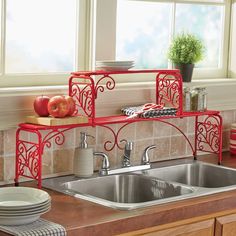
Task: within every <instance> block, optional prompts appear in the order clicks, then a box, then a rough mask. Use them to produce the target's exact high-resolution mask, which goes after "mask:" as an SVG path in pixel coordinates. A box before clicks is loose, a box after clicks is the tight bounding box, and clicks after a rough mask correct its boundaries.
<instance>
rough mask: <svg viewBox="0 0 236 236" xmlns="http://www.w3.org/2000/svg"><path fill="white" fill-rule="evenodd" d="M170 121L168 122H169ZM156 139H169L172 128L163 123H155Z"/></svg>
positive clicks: (154, 132)
mask: <svg viewBox="0 0 236 236" xmlns="http://www.w3.org/2000/svg"><path fill="white" fill-rule="evenodd" d="M167 121H168V120H167ZM153 126H154V131H153V134H154V137H156V138H159V137H168V136H170V131H171V126H170V125H168V124H165V123H163V122H158V121H156V122H154V125H153Z"/></svg>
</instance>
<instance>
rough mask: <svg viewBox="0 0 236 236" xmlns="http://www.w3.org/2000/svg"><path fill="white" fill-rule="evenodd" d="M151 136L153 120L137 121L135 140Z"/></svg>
mask: <svg viewBox="0 0 236 236" xmlns="http://www.w3.org/2000/svg"><path fill="white" fill-rule="evenodd" d="M152 137H153V121H145V122H138V123H137V124H136V140H137V139H138V140H140V139H144V138H152Z"/></svg>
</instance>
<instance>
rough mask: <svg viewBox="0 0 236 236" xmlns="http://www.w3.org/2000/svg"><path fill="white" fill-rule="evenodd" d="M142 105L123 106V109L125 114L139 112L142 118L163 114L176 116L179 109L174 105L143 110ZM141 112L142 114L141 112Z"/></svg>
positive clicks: (130, 114)
mask: <svg viewBox="0 0 236 236" xmlns="http://www.w3.org/2000/svg"><path fill="white" fill-rule="evenodd" d="M142 108H143V105H142V106H134V107H125V108H122V109H121V111H122V113H123V114H125V115H127V116H132V115H135V113H138V114H137V116H138V117H142V118H155V117H161V116H175V115H176V112H177V109H176V108H173V107H163V108H162V109H151V110H148V111H143V112H142V113H140V111H142ZM139 113H140V114H139Z"/></svg>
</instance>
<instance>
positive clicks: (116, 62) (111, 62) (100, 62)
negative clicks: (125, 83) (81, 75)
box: [96, 61, 134, 66]
mask: <svg viewBox="0 0 236 236" xmlns="http://www.w3.org/2000/svg"><path fill="white" fill-rule="evenodd" d="M133 64H134V61H96V65H97V66H98V65H99V66H100V65H103V66H104V65H107V66H113V65H127V66H128V65H133Z"/></svg>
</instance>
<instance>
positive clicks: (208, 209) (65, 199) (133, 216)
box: [0, 152, 236, 236]
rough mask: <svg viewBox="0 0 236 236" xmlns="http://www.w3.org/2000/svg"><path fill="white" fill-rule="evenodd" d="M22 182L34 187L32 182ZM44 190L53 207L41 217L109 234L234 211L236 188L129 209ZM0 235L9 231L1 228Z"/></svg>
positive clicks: (226, 158) (231, 163)
mask: <svg viewBox="0 0 236 236" xmlns="http://www.w3.org/2000/svg"><path fill="white" fill-rule="evenodd" d="M198 160H200V161H206V162H211V163H215V164H217V157H216V156H215V155H207V156H202V157H199V158H198ZM222 165H223V166H228V167H232V168H236V156H231V155H230V154H229V153H228V152H226V153H224V154H223V161H222ZM21 185H24V186H35V187H36V184H35V183H32V182H31V183H24V184H21ZM45 190H46V191H47V192H48V193H49V194H50V195H51V197H52V209H51V210H50V211H49V212H48V213H46V214H44V215H43V216H42V218H44V219H47V220H49V221H53V222H56V223H58V224H61V225H63V226H64V227H65V228H66V230H67V232H68V236H72V235H76V236H77V235H83V236H87V235H88V236H91V235H99V236H106V235H107V236H111V235H116V234H121V233H126V232H129V231H135V230H139V229H143V228H148V227H153V226H156V225H162V224H167V223H171V222H175V221H180V220H187V219H189V218H193V217H202V216H205V215H208V217H209V215H219V216H220V215H222V214H223V213H224V215H226V214H230V213H233V212H236V201H235V199H236V190H233V191H227V192H224V193H218V194H213V195H208V196H203V197H197V198H194V199H188V200H181V201H177V202H172V203H167V204H162V205H156V206H151V207H145V208H141V209H136V210H130V211H121V210H116V209H112V208H108V207H104V206H102V205H98V204H95V203H92V202H89V201H85V200H81V199H77V198H74V197H71V196H68V195H65V194H62V193H59V192H55V191H51V190H48V189H45ZM0 235H8V234H5V233H2V232H0Z"/></svg>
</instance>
